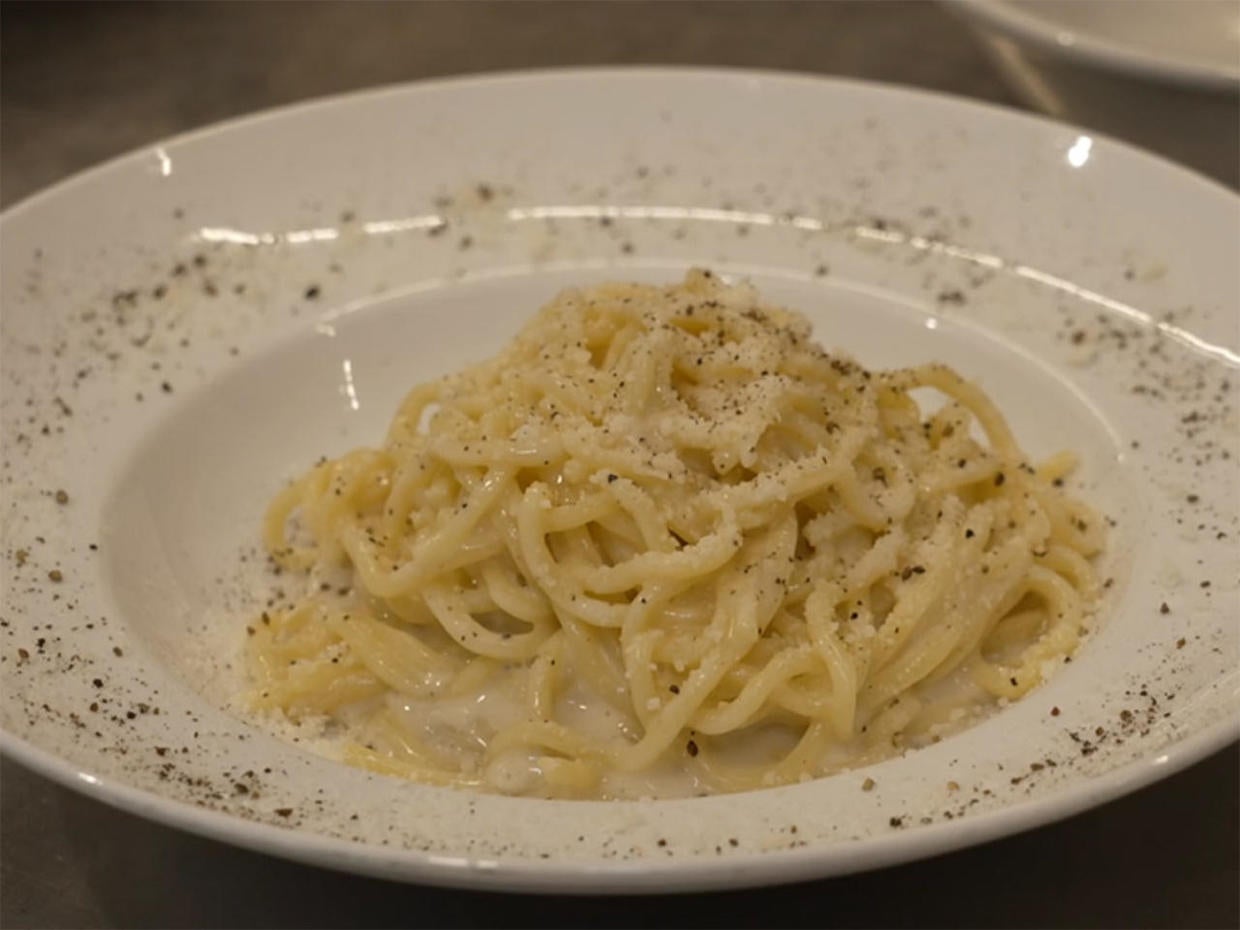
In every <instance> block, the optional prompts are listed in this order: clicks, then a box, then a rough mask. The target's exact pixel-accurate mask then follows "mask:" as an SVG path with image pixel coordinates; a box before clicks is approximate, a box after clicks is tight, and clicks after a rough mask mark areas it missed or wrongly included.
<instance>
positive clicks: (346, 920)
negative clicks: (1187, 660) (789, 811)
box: [0, 2, 1240, 927]
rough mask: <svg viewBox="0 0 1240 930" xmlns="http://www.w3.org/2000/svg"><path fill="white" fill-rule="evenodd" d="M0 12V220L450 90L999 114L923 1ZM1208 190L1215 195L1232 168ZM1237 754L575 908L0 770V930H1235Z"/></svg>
mask: <svg viewBox="0 0 1240 930" xmlns="http://www.w3.org/2000/svg"><path fill="white" fill-rule="evenodd" d="M0 17H2V21H0V79H2V80H0V119H2V122H3V133H2V134H0V203H2V204H3V205H5V206H7V205H11V204H13V203H14V202H16V201H17V200H20V199H21V198H23V197H25V196H26V195H28V194H30V193H32V192H34V191H36V190H38V189H39V188H41V187H43V186H45V185H47V184H50V183H52V182H54V181H57V180H59V179H61V178H63V177H65V176H66V175H68V174H70V173H72V172H75V171H78V170H80V169H82V168H86V167H89V166H90V165H92V164H94V163H96V162H99V161H101V160H103V159H106V158H108V157H111V156H113V155H116V154H119V153H121V152H124V151H126V150H129V149H131V148H134V147H136V146H140V145H145V144H148V143H150V142H153V141H155V140H156V139H159V138H161V137H164V136H168V135H171V134H173V133H177V132H181V131H183V130H186V129H189V128H192V127H197V126H201V125H204V124H206V123H210V122H213V121H216V120H219V119H224V118H227V117H231V116H235V115H238V114H241V113H246V112H250V111H253V110H258V109H262V108H266V107H271V106H276V105H279V104H284V103H288V102H291V101H296V100H302V99H305V98H309V97H315V96H320V95H323V94H328V93H336V92H340V91H346V90H352V89H356V88H362V87H369V86H374V85H376V84H383V83H391V82H398V81H408V80H415V79H418V78H424V77H431V76H437V75H447V74H462V73H468V72H479V71H491V70H498V69H508V68H524V67H549V66H567V65H584V64H618V63H629V64H633V63H659V64H677V63H679V64H710V65H732V66H744V67H760V68H775V69H789V70H797V71H806V72H818V73H822V74H837V75H848V76H851V77H857V78H866V79H873V80H880V81H887V82H894V83H902V84H909V85H915V86H918V87H923V88H929V89H933V90H939V91H946V92H950V93H956V94H960V95H964V96H969V97H973V98H979V99H982V100H988V101H991V102H995V103H999V104H1005V105H1009V106H1019V105H1020V104H1019V103H1018V101H1017V100H1016V99H1015V98H1014V97H1013V96H1012V94H1011V93H1010V92H1009V91H1008V90H1007V89H1006V87H1005V86H1004V85H1003V84H1002V82H1001V81H1000V79H999V76H998V74H997V73H996V72H995V71H994V70H993V69H992V68H991V66H990V64H989V63H988V61H987V59H986V58H985V57H983V55H982V54H981V52H980V51H979V50H978V48H977V47H976V46H975V44H974V43H973V41H972V39H971V37H970V35H969V34H968V33H967V32H966V30H965V29H964V28H963V26H962V25H961V24H960V23H958V22H957V21H956V20H955V19H954V18H953V17H952V16H950V15H949V14H948V13H947V12H945V11H944V9H943V8H942V7H940V6H937V5H933V4H930V3H896V2H890V3H878V2H833V3H825V2H822V3H809V2H804V3H783V2H732V3H699V2H682V3H670V2H661V3H584V2H579V3H526V2H440V3H412V2H410V3H387V4H378V3H331V2H327V3H246V4H236V3H234V4H226V3H182V4H135V5H129V4H69V3H57V4H51V3H34V4H16V3H6V4H4V6H3V7H2V8H0ZM1238 118H1240V114H1238ZM1238 121H1240V119H1238ZM1216 176H1217V177H1218V178H1219V180H1222V181H1224V182H1225V183H1229V184H1232V185H1234V184H1235V181H1234V172H1233V171H1232V170H1231V166H1228V167H1227V168H1226V169H1225V170H1224V171H1223V172H1222V173H1216ZM1238 761H1240V755H1238V753H1237V751H1236V748H1235V747H1234V746H1233V747H1229V748H1228V749H1226V750H1225V751H1223V752H1221V753H1219V754H1217V755H1215V756H1213V757H1211V758H1209V759H1207V760H1205V761H1204V762H1202V763H1200V764H1198V765H1196V766H1194V767H1193V768H1191V769H1189V770H1188V771H1186V772H1182V773H1180V774H1177V775H1174V776H1172V777H1170V778H1168V779H1166V780H1165V781H1162V782H1160V783H1158V784H1156V785H1154V786H1152V787H1149V788H1146V789H1144V790H1142V791H1139V792H1137V793H1135V794H1133V795H1130V796H1128V797H1125V798H1122V799H1120V800H1118V801H1114V802H1112V803H1110V804H1107V805H1105V806H1103V807H1101V808H1098V809H1095V810H1092V811H1089V812H1087V813H1084V814H1081V815H1078V816H1076V817H1073V818H1071V819H1069V820H1067V821H1064V822H1062V823H1059V824H1055V825H1052V826H1048V827H1044V828H1041V829H1038V830H1035V831H1032V832H1029V833H1025V834H1021V835H1018V836H1014V837H1010V838H1008V839H1005V840H1002V841H999V842H995V843H991V844H988V845H985V846H982V847H978V848H975V849H970V850H965V851H962V852H957V853H952V854H949V855H945V856H940V857H938V858H935V859H931V860H928V861H925V862H921V863H915V864H911V865H907V866H901V867H897V868H891V869H886V870H883V871H879V872H872V873H868V874H863V875H857V876H852V877H847V878H838V879H831V880H825V881H819V882H811V883H805V884H800V885H794V886H789V887H784V888H775V889H768V890H762V891H749V892H731V893H716V894H704V895H691V896H678V897H672V898H654V897H636V898H608V899H599V898H592V899H591V898H550V897H518V896H509V895H497V894H482V893H469V892H459V891H446V890H439V889H432V888H423V887H416V886H405V885H397V884H391V883H387V882H382V881H377V880H371V879H362V878H357V877H354V876H349V875H343V874H336V873H332V872H327V871H322V870H318V869H314V868H310V867H306V866H300V865H295V864H292V863H288V862H282V861H278V860H275V859H270V858H267V857H265V856H262V855H258V854H254V853H249V852H243V851H240V850H235V849H232V848H230V847H227V846H224V845H222V844H219V843H215V842H212V841H210V840H205V839H200V838H197V837H193V836H189V835H187V834H183V833H180V832H177V831H175V830H171V829H168V828H166V827H163V826H160V825H158V824H154V823H150V822H147V821H144V820H140V819H138V818H136V817H133V816H130V815H128V814H125V813H121V812H119V811H116V810H113V809H111V808H109V807H107V806H105V805H103V804H100V803H98V802H96V801H93V800H90V799H87V798H85V797H82V796H80V795H77V794H75V793H72V792H70V791H67V790H65V789H63V788H60V787H58V786H57V785H54V784H52V783H51V782H49V781H47V780H45V779H43V778H41V777H39V776H36V775H34V774H32V773H30V772H27V771H26V770H24V769H22V768H20V767H19V766H17V765H15V764H13V763H11V762H9V761H7V760H6V761H4V762H3V763H2V764H0V926H4V927H69V926H75V927H78V926H80V927H87V926H89V927H124V926H186V927H209V926H229V927H231V926H368V925H395V924H407V925H416V926H447V925H452V926H458V925H459V926H487V925H501V924H514V925H527V924H529V925H533V924H537V925H548V926H553V925H559V924H575V925H590V926H633V925H663V924H671V925H679V924H683V925H728V926H740V925H775V924H789V925H793V924H795V925H820V926H826V925H843V926H904V925H922V926H940V925H943V926H948V925H957V926H996V927H997V926H1184V927H1206V926H1220V927H1223V926H1230V927H1235V926H1238V925H1240V802H1238V798H1240V765H1238Z"/></svg>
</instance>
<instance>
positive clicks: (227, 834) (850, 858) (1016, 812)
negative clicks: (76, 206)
mask: <svg viewBox="0 0 1240 930" xmlns="http://www.w3.org/2000/svg"><path fill="white" fill-rule="evenodd" d="M577 71H581V72H584V73H586V74H594V75H604V76H605V75H616V74H641V75H646V76H664V77H671V78H675V77H676V76H698V77H703V76H706V77H709V76H724V77H731V78H735V77H737V76H747V77H752V78H755V79H775V80H777V81H787V80H789V79H791V80H793V81H797V80H800V81H812V82H817V83H821V84H823V85H827V86H830V85H834V86H837V87H839V86H843V87H848V86H859V87H868V88H873V87H874V86H875V85H873V84H872V83H869V82H863V81H847V80H829V79H824V78H821V77H819V76H813V75H797V74H785V73H779V72H755V71H735V70H727V69H696V68H683V69H682V68H669V69H647V68H623V69H617V68H598V69H571V70H570V69H564V70H553V71H523V72H509V73H501V74H497V75H479V76H467V77H463V78H450V79H442V80H437V81H429V82H417V83H416V84H413V85H409V84H405V85H394V86H391V87H388V88H381V89H378V90H377V91H376V90H371V91H361V92H357V93H351V94H343V95H338V96H334V97H328V98H324V99H319V100H312V101H307V102H304V103H300V104H296V105H294V106H290V107H280V108H275V109H273V110H268V111H264V112H262V113H258V114H252V115H248V116H244V117H241V118H238V119H234V120H230V121H227V122H224V123H219V124H214V125H212V126H209V127H205V128H202V129H198V130H195V131H192V132H189V133H185V134H182V135H179V136H176V137H173V138H172V139H170V140H167V143H169V144H175V143H182V142H186V141H191V140H193V139H195V138H200V137H205V136H209V135H212V134H215V133H218V132H221V131H226V130H228V129H232V128H236V127H238V126H241V125H245V124H248V123H251V122H255V123H257V122H261V121H263V120H265V119H266V118H268V117H269V116H272V115H276V114H281V115H283V114H289V113H291V112H296V111H305V110H310V109H312V108H320V107H326V106H333V105H340V104H342V103H347V102H348V101H349V100H351V99H359V98H373V97H375V96H380V95H385V94H400V93H404V92H407V91H408V90H409V89H410V88H411V87H418V88H425V87H428V86H443V85H460V84H464V83H471V82H473V83H481V84H489V83H496V82H503V81H505V80H509V79H513V78H515V79H518V80H525V79H528V78H531V77H539V76H564V75H566V74H572V73H576V72H577ZM879 86H881V85H879ZM887 90H889V91H891V92H893V93H896V94H900V95H907V96H909V97H914V98H916V97H919V96H924V97H931V98H937V99H939V100H941V101H949V102H951V103H952V104H953V105H954V106H957V107H962V108H964V109H966V110H971V111H973V112H982V113H985V114H986V115H987V116H992V115H994V114H1003V115H1004V116H1005V117H1007V118H1015V119H1018V120H1022V121H1031V122H1033V123H1040V124H1043V125H1052V126H1057V125H1058V124H1056V123H1054V122H1053V121H1051V120H1046V119H1043V118H1040V117H1036V116H1030V115H1026V114H1020V113H1014V112H1012V111H1010V110H1007V109H1005V108H1002V107H996V106H992V105H987V104H981V103H978V102H975V101H969V100H964V99H961V98H956V97H951V96H950V95H943V94H936V93H933V92H927V91H921V90H918V89H914V88H887ZM1110 144H1113V145H1114V146H1116V147H1118V148H1126V149H1130V150H1131V148H1132V147H1130V146H1125V145H1124V144H1123V143H1118V142H1116V143H1110ZM149 150H150V146H144V147H142V148H140V149H138V150H135V152H131V153H127V154H125V155H122V156H119V157H118V158H115V159H112V160H110V161H108V162H106V163H104V164H102V165H99V166H96V167H93V168H90V169H87V170H85V171H83V172H80V173H78V174H76V175H74V176H72V177H70V178H67V179H65V180H63V181H61V182H59V183H57V184H55V185H53V186H52V187H50V188H47V189H45V190H42V191H39V192H36V193H35V194H33V195H31V196H29V197H27V198H25V199H23V200H22V201H20V202H19V203H17V204H15V205H14V206H13V207H11V208H10V209H8V210H6V211H5V212H4V214H3V215H2V216H0V220H4V221H8V220H11V219H12V218H13V217H15V216H16V215H18V214H19V213H22V212H24V211H25V210H27V209H34V208H36V207H37V205H38V204H39V203H40V202H41V201H42V200H43V199H44V198H50V197H54V196H57V195H59V194H63V193H65V191H66V190H68V189H70V188H72V187H74V186H75V185H78V184H83V183H90V182H91V181H92V180H94V178H95V176H96V175H102V174H105V173H106V172H107V171H109V170H110V169H112V168H113V167H114V166H116V165H118V164H120V163H123V162H126V161H128V160H130V159H132V158H134V157H136V156H138V155H140V154H141V153H145V152H149ZM1138 154H1139V155H1140V156H1141V157H1142V158H1146V159H1152V160H1153V161H1156V162H1159V163H1161V164H1162V165H1163V168H1161V169H1160V170H1166V168H1167V167H1168V166H1170V167H1171V168H1172V169H1173V170H1175V171H1178V172H1180V173H1182V174H1184V175H1187V176H1189V177H1192V178H1193V179H1194V180H1195V181H1196V182H1198V183H1200V182H1202V181H1204V182H1205V183H1206V184H1207V185H1208V186H1210V187H1213V188H1215V189H1216V190H1219V191H1223V192H1225V193H1226V194H1227V195H1229V196H1232V194H1231V192H1230V191H1228V190H1227V189H1226V188H1223V187H1222V186H1221V185H1218V184H1216V183H1214V182H1212V181H1210V180H1209V179H1205V178H1202V177H1200V176H1199V175H1195V174H1193V173H1192V172H1190V171H1187V169H1184V168H1182V167H1181V166H1178V165H1175V164H1173V163H1170V162H1165V161H1163V160H1161V159H1158V158H1157V157H1155V156H1150V155H1148V154H1147V153H1144V152H1138ZM1237 736H1240V719H1236V718H1232V719H1226V718H1224V719H1222V720H1220V721H1218V722H1217V723H1216V724H1214V725H1212V726H1210V727H1206V728H1203V729H1202V730H1199V731H1197V732H1195V733H1193V734H1191V735H1190V736H1187V737H1185V738H1182V739H1179V740H1177V741H1176V742H1174V743H1173V744H1171V745H1170V746H1169V747H1167V750H1166V752H1165V753H1164V754H1163V755H1162V756H1159V757H1157V758H1154V759H1150V758H1145V759H1141V760H1136V761H1133V762H1130V763H1127V764H1125V765H1123V766H1121V767H1119V768H1116V769H1113V770H1111V771H1109V772H1107V773H1105V774H1104V775H1101V776H1098V777H1096V778H1093V779H1088V780H1086V779H1082V780H1081V781H1080V782H1079V783H1077V784H1075V785H1074V786H1072V787H1069V788H1066V789H1062V790H1059V791H1057V792H1056V793H1055V794H1053V795H1051V796H1049V797H1044V798H1037V799H1034V800H1030V801H1022V802H1016V803H1011V804H1009V805H1007V806H1005V807H1003V808H1001V809H997V810H993V811H989V812H986V813H983V814H977V815H972V816H971V817H970V818H969V819H968V820H966V821H961V822H956V823H937V824H934V825H932V826H929V827H924V828H920V829H919V830H918V831H916V832H914V833H910V834H892V835H884V836H877V837H869V838H866V839H863V840H853V841H849V842H845V843H834V844H825V843H824V844H820V845H810V846H808V847H805V848H801V849H792V850H779V851H773V852H760V853H744V854H737V855H735V856H731V857H729V858H727V859H726V860H722V861H713V860H705V859H693V860H684V859H681V860H678V861H675V862H673V863H664V862H658V861H653V860H649V859H640V860H638V861H635V862H607V863H601V864H598V865H595V866H572V865H569V864H567V863H566V861H564V860H552V861H550V862H545V861H540V860H537V859H505V860H503V861H502V862H495V861H489V860H485V859H481V858H477V859H469V858H466V857H452V856H443V855H435V854H431V853H425V852H419V851H414V850H407V849H399V848H388V847H379V846H377V845H373V844H366V843H360V842H355V841H350V840H344V839H338V838H334V837H330V836H324V835H319V834H315V833H312V832H307V831H303V830H300V829H296V828H293V829H290V828H284V827H280V826H274V825H270V824H263V823H247V822H246V821H244V820H243V819H241V818H239V817H235V816H232V815H229V814H227V813H222V812H218V811H214V810H210V809H207V808H203V807H199V806H197V805H193V804H191V803H188V802H184V801H180V800H175V799H172V798H170V797H165V796H162V795H159V794H156V793H154V792H150V791H147V790H144V789H139V788H134V787H131V786H129V785H127V784H125V783H123V782H120V781H113V780H111V779H107V778H98V777H96V776H94V775H93V774H91V773H90V772H86V771H82V770H80V769H78V768H77V767H76V766H74V765H72V764H71V763H68V762H66V761H64V760H63V759H61V758H60V757H58V756H56V755H55V754H53V753H51V752H49V751H47V750H43V749H41V748H39V747H38V746H36V745H35V744H33V743H30V742H28V741H26V740H25V739H23V738H20V737H17V736H14V735H12V734H10V733H7V732H4V731H0V752H3V753H4V754H6V755H8V756H10V757H12V758H13V759H15V760H16V761H18V762H20V763H22V764H23V765H26V766H28V767H30V768H31V769H33V770H35V771H37V772H39V773H41V774H43V775H45V776H47V777H49V778H50V779H52V780H54V781H57V782H59V783H61V784H63V785H65V786H67V787H70V788H73V789H74V790H78V791H80V792H82V793H85V794H87V795H88V796H91V797H93V798H95V799H96V800H100V801H103V802H105V803H108V804H110V805H113V806H115V807H117V808H120V809H122V810H127V811H129V812H131V813H135V814H138V815H139V816H145V817H151V818H153V819H156V820H159V821H161V822H163V823H167V824H171V825H174V826H176V827H180V828H183V829H186V830H188V831H190V832H192V833H195V834H199V835H203V836H207V837H210V838H213V839H217V840H221V841H226V842H232V843H236V844H238V845H241V846H245V847H248V848H251V849H256V850H266V851H270V852H277V853H279V854H281V855H284V856H287V857H289V858H292V859H297V860H301V861H305V862H310V863H314V864H318V865H323V866H328V867H336V868H344V869H348V870H350V871H356V872H361V873H364V874H370V875H375V876H379V877H388V878H405V879H425V880H429V881H434V882H436V883H441V884H446V885H468V886H470V887H487V888H509V889H515V890H527V891H542V890H552V889H555V890H560V891H573V890H581V891H632V892H643V891H663V890H686V889H690V888H694V889H698V888H707V887H739V886H742V885H755V884H765V883H770V882H776V881H794V880H797V879H805V878H812V877H816V876H819V875H822V874H823V873H824V871H826V870H825V869H824V864H825V862H826V861H827V860H835V859H840V858H846V859H847V861H845V862H843V863H842V864H841V863H839V862H836V863H834V865H833V867H832V868H831V869H830V872H831V874H846V873H849V872H855V871H861V870H864V869H870V868H874V867H878V866H882V865H890V864H895V863H898V862H903V861H908V860H911V859H916V858H920V857H923V856H925V855H929V854H932V853H936V852H943V851H948V850H951V849H957V848H960V847H962V846H968V845H973V844H975V843H978V842H982V841H985V840H987V839H992V838H997V837H1000V836H1004V835H1008V834H1011V833H1014V832H1019V831H1021V830H1025V829H1029V828H1032V827H1035V826H1039V825H1042V824H1046V823H1050V822H1053V821H1055V820H1059V819H1062V818H1064V817H1067V816H1069V815H1071V814H1074V813H1076V812H1078V811H1081V810H1084V809H1087V808H1090V807H1093V806H1095V805H1097V804H1098V803H1101V802H1103V801H1106V800H1110V799H1112V798H1115V797H1118V796H1120V795H1123V794H1126V793H1128V792H1130V791H1133V790H1136V789H1138V788H1140V787H1143V786H1144V785H1147V784H1149V783H1151V782H1153V781H1155V780H1157V779H1159V778H1161V777H1164V776H1165V775H1167V774H1170V773H1172V772H1175V771H1178V770H1181V769H1183V768H1185V767H1187V766H1189V765H1190V764H1192V763H1193V762H1196V761H1198V760H1199V759H1201V758H1203V757H1204V756H1206V755H1208V754H1209V753H1211V752H1213V751H1216V750H1217V749H1219V748H1221V747H1222V746H1224V745H1226V744H1227V743H1228V742H1230V741H1232V740H1234V739H1236V738H1237ZM844 850H847V856H846V857H841V852H842V851H844ZM668 866H671V868H670V869H669V868H668ZM580 886H584V887H580Z"/></svg>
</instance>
